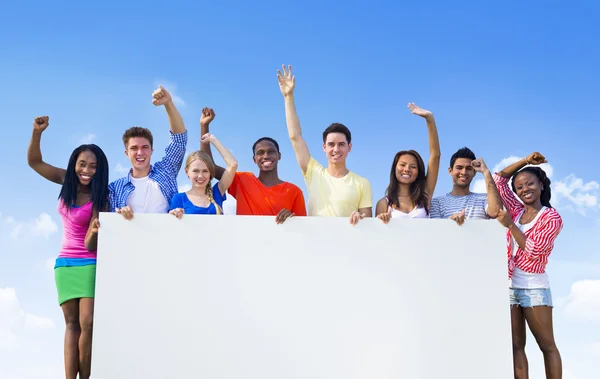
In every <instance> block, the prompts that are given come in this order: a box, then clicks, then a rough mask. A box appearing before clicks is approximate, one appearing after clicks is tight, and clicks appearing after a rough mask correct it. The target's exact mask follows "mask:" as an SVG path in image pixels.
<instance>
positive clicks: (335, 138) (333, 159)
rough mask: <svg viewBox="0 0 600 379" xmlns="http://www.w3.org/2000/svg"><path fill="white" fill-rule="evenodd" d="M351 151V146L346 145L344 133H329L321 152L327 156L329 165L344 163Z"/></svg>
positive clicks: (349, 144)
mask: <svg viewBox="0 0 600 379" xmlns="http://www.w3.org/2000/svg"><path fill="white" fill-rule="evenodd" d="M351 149H352V144H351V143H348V140H347V139H346V135H345V134H344V133H329V134H327V138H326V139H325V143H324V144H323V151H325V155H326V156H327V160H328V161H329V163H332V164H337V163H344V162H345V161H346V158H347V157H348V153H349V152H350V150H351Z"/></svg>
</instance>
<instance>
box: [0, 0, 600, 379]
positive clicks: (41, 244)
mask: <svg viewBox="0 0 600 379" xmlns="http://www.w3.org/2000/svg"><path fill="white" fill-rule="evenodd" d="M599 10H600V6H599V5H597V4H596V3H595V2H592V1H586V2H572V3H570V4H567V3H560V4H559V3H558V2H542V1H532V2H521V3H519V4H518V6H517V5H514V4H509V3H506V2H503V3H500V2H498V3H495V4H490V3H489V2H479V3H478V4H473V3H471V2H462V1H455V2H451V3H444V2H433V1H429V2H419V3H418V4H417V3H414V4H411V3H406V4H399V3H395V2H381V1H379V2H371V3H370V4H369V5H367V3H366V2H365V3H360V2H346V3H345V5H343V6H342V5H336V4H335V3H333V2H328V1H320V2H305V3H302V5H301V4H300V3H294V4H291V3H285V2H248V3H240V2H228V3H227V4H226V5H225V3H220V4H219V3H216V2H215V3H212V4H210V5H201V4H199V3H197V2H191V1H190V2H170V3H165V2H154V1H152V2H148V1H147V2H144V5H143V6H136V5H132V4H122V3H117V2H109V1H105V2H102V4H101V5H99V4H98V5H90V4H83V3H79V4H70V5H66V4H61V5H57V4H50V3H48V2H38V1H29V2H20V3H16V2H12V3H8V4H5V5H4V6H3V11H2V16H3V17H1V21H2V22H0V35H1V36H2V37H0V44H1V46H2V59H1V60H0V72H2V74H3V75H2V84H3V89H2V90H1V91H0V102H1V103H2V109H3V112H1V113H0V121H1V124H2V125H3V138H2V140H1V142H0V147H1V149H0V152H1V153H0V154H2V155H1V156H2V160H3V162H5V164H4V167H3V169H4V172H5V173H4V181H3V183H4V185H3V186H0V199H2V200H0V225H1V228H0V244H1V248H0V377H3V378H13V377H14V378H16V377H18V378H20V379H22V378H42V377H44V378H48V377H50V376H49V375H53V376H51V377H52V378H54V377H56V378H60V377H61V375H62V332H63V321H62V314H61V312H60V309H59V308H58V307H57V306H56V301H55V299H56V295H55V293H56V291H55V288H54V282H53V277H52V271H51V269H50V264H49V263H48V262H51V261H52V260H53V259H54V258H55V256H56V255H57V254H58V249H59V247H60V240H61V225H60V219H59V218H58V215H57V212H56V197H57V195H58V191H59V187H58V186H56V185H55V184H52V183H49V182H47V181H45V180H43V179H42V178H41V177H39V176H38V175H37V174H35V173H34V172H33V171H32V170H31V169H30V168H29V167H28V166H27V162H26V149H27V144H28V142H29V138H30V135H31V125H32V120H33V118H34V117H35V116H38V115H49V116H50V120H51V123H50V127H49V128H48V130H47V131H46V132H45V134H44V136H43V140H42V152H43V155H44V159H45V160H46V161H47V162H50V163H52V164H55V165H59V166H66V163H67V160H68V157H69V155H70V153H71V151H72V150H73V149H74V148H75V147H76V146H77V145H78V144H79V143H80V142H82V141H93V142H94V143H97V144H98V145H100V146H101V147H102V148H103V149H104V151H105V152H106V153H107V156H108V158H109V162H110V168H111V178H112V179H115V178H117V177H119V176H120V175H122V173H120V172H119V169H118V168H119V167H127V165H128V161H127V159H126V157H125V155H124V153H123V146H122V144H121V142H120V138H121V134H122V132H123V131H124V130H125V129H126V128H128V127H130V126H132V125H141V126H145V127H148V128H150V129H151V130H152V131H153V133H154V135H155V141H156V147H155V155H154V159H155V160H156V159H158V158H159V157H160V156H162V150H163V149H164V147H165V145H166V143H167V130H168V122H167V118H166V115H165V112H164V110H163V109H162V108H156V107H154V106H153V105H152V104H151V101H150V100H151V94H152V91H153V90H154V89H155V87H156V86H157V85H158V84H163V85H164V86H165V87H166V88H167V89H168V90H171V91H172V92H173V93H174V94H175V95H176V96H177V97H178V101H177V103H178V105H179V108H180V111H181V113H182V115H183V117H184V119H185V121H186V126H187V127H188V129H189V130H190V139H189V143H188V150H189V151H191V150H193V149H195V148H197V147H198V141H199V124H198V120H199V117H200V111H201V109H202V107H204V106H211V107H213V108H214V109H215V111H216V113H217V117H216V119H215V121H214V122H213V125H212V129H211V131H212V132H213V133H214V134H216V135H217V136H218V137H219V138H220V140H221V141H222V142H223V143H224V144H225V145H226V146H227V147H229V148H230V149H231V150H232V151H233V152H234V154H235V156H236V158H237V159H238V160H239V162H240V168H239V169H240V170H251V171H255V166H253V164H252V160H251V145H252V143H253V142H254V141H255V140H256V139H257V138H259V137H262V136H265V135H268V136H271V137H274V138H276V139H277V140H278V141H279V142H280V145H281V151H282V154H283V160H282V161H281V163H280V176H281V177H282V178H283V179H285V180H289V181H291V182H293V183H296V184H298V185H299V186H301V188H302V189H305V187H304V183H303V180H302V176H301V172H300V169H299V168H298V166H297V163H296V161H295V158H294V155H293V151H292V149H291V145H290V143H289V140H288V138H287V130H286V126H285V117H284V107H283V99H282V97H281V93H280V92H279V88H278V85H277V79H276V70H277V69H278V68H279V67H280V66H281V64H282V63H285V64H292V65H293V67H294V74H295V75H296V88H297V89H296V102H297V108H298V113H299V116H300V121H301V124H302V127H303V132H304V135H305V138H306V139H307V142H308V144H309V148H310V149H311V152H312V153H313V155H315V156H316V157H317V158H318V159H319V160H320V161H321V162H323V163H325V157H324V154H323V152H322V150H321V142H320V138H321V132H322V131H323V129H324V128H325V127H326V126H327V125H329V124H330V123H331V122H334V121H336V122H342V123H344V124H346V125H347V126H349V127H350V129H351V131H352V133H353V150H352V152H351V154H350V158H349V163H348V164H349V167H350V169H352V170H353V171H355V172H357V173H359V174H360V175H363V176H365V177H367V178H368V179H369V180H370V182H371V184H372V187H373V193H374V195H373V196H374V199H373V200H374V201H377V199H379V198H380V197H381V196H382V195H383V191H384V189H385V187H386V185H387V178H388V171H389V168H390V164H391V160H392V158H393V155H394V153H395V152H396V151H398V150H401V149H406V148H414V149H416V150H418V151H419V152H421V153H422V155H423V156H424V157H425V158H427V153H428V148H427V130H426V126H425V122H424V121H423V120H422V119H420V118H419V117H417V116H414V115H411V114H410V112H409V111H408V110H407V108H406V104H407V103H408V102H412V101H414V102H416V103H417V104H418V105H420V106H421V107H423V108H426V109H429V110H431V111H432V112H433V113H434V115H435V116H436V119H437V123H438V128H439V133H440V143H441V148H442V170H441V172H440V177H439V181H438V186H437V188H436V195H442V194H444V193H445V192H447V191H448V190H449V189H450V187H451V181H450V178H449V176H448V175H447V174H446V171H445V168H446V167H447V165H448V160H449V158H450V156H451V155H452V153H453V152H454V151H455V150H456V149H458V148H459V147H461V146H464V145H466V146H469V147H471V148H472V149H473V150H474V151H475V153H476V154H477V155H478V156H482V157H483V158H484V159H485V160H486V162H487V163H488V165H489V166H490V167H493V166H496V165H497V164H498V163H500V162H501V161H503V160H505V159H509V160H510V157H522V156H524V155H526V154H528V153H530V152H532V151H534V150H539V151H541V152H542V153H543V154H544V155H545V156H546V157H547V158H548V160H549V163H550V165H551V172H552V176H551V178H552V180H553V199H554V203H556V205H557V207H558V209H559V211H560V212H561V214H562V215H563V219H564V221H565V228H564V231H563V232H562V234H561V236H560V237H559V240H558V242H557V245H556V248H555V251H554V253H553V255H552V257H551V265H550V268H549V272H550V275H551V276H550V280H551V283H552V285H553V294H554V297H555V302H556V303H557V307H556V311H555V329H556V337H557V341H558V344H559V348H560V349H561V352H562V353H563V362H564V367H565V378H566V379H568V378H571V379H574V378H575V379H587V378H592V377H593V376H592V369H593V368H594V367H595V368H596V369H597V368H599V366H598V364H597V362H598V360H599V358H600V332H599V330H600V329H599V328H598V324H599V323H600V300H599V299H600V257H599V255H598V253H597V248H596V247H597V246H598V245H599V244H600V234H599V233H598V230H599V228H600V214H599V212H598V211H599V210H600V205H599V197H600V186H599V184H598V182H599V181H600V175H599V171H598V168H597V162H596V159H593V158H590V157H593V156H595V153H596V152H597V142H598V137H599V133H598V126H599V125H600V115H599V114H598V112H596V111H595V109H596V108H597V104H598V102H599V100H600V98H599V96H598V91H597V88H598V87H599V85H600V77H599V76H598V74H597V67H600V48H599V47H598V44H597V41H596V40H597V36H598V35H599V32H600V31H599V30H598V27H597V21H596V20H597V17H598V15H599V14H600V13H599ZM219 159H220V158H219ZM219 159H218V161H219ZM221 162H222V161H221ZM505 162H506V161H505ZM119 165H120V166H119ZM9 181H10V182H12V183H16V184H11V185H8V183H9ZM186 183H187V178H186V177H185V176H184V174H183V173H181V175H180V183H179V184H180V185H182V186H183V185H185V184H186ZM464 300H465V302H471V300H472V299H464ZM472 306H476V304H472ZM4 337H6V338H4ZM3 338H4V341H8V342H4V343H3V342H1V341H2V340H3ZM528 345H529V347H528V349H529V352H530V365H531V370H532V377H542V376H541V375H542V374H541V372H542V371H541V370H542V369H543V368H542V362H541V355H540V354H539V352H538V350H537V346H536V345H535V342H534V339H533V338H529V340H528ZM32 360H34V361H39V362H40V364H41V365H42V366H43V367H44V368H39V369H34V368H32V367H29V366H30V365H28V362H31V361H32ZM592 366H594V367H592ZM19 370H29V371H28V372H24V371H19ZM536 373H537V374H538V375H536Z"/></svg>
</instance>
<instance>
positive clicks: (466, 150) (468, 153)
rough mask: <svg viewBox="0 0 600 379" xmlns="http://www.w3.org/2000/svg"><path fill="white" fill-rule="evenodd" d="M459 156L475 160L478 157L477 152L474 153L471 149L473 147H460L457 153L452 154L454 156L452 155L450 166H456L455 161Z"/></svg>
mask: <svg viewBox="0 0 600 379" xmlns="http://www.w3.org/2000/svg"><path fill="white" fill-rule="evenodd" d="M458 158H467V159H470V160H472V161H474V160H475V159H476V158H475V153H473V151H471V149H469V148H468V147H462V148H460V149H458V150H457V151H456V153H454V154H452V156H451V157H450V168H454V163H455V162H456V160H457V159H458Z"/></svg>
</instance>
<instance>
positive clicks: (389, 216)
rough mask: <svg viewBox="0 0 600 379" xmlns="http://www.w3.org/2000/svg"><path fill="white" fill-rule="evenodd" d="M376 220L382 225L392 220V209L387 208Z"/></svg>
mask: <svg viewBox="0 0 600 379" xmlns="http://www.w3.org/2000/svg"><path fill="white" fill-rule="evenodd" d="M377 218H378V219H380V220H381V221H383V223H384V224H387V223H388V222H390V220H391V219H392V208H389V209H388V211H387V212H385V213H380V214H378V215H377Z"/></svg>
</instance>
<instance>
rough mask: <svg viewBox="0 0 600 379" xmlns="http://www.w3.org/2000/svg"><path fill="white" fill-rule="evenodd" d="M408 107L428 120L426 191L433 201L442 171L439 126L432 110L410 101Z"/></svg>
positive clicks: (413, 112)
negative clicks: (439, 174)
mask: <svg viewBox="0 0 600 379" xmlns="http://www.w3.org/2000/svg"><path fill="white" fill-rule="evenodd" d="M408 109H410V111H411V112H412V114H416V115H417V116H421V117H423V118H424V119H425V121H427V130H428V134H429V163H428V165H427V176H426V179H425V193H427V196H428V197H429V202H430V203H431V199H432V197H433V192H434V191H435V185H436V184H437V180H438V173H439V171H440V157H441V150H440V139H439V137H438V131H437V126H436V124H435V118H434V117H433V113H431V112H430V111H428V110H425V109H423V108H421V107H419V106H418V105H416V104H415V103H409V104H408Z"/></svg>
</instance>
